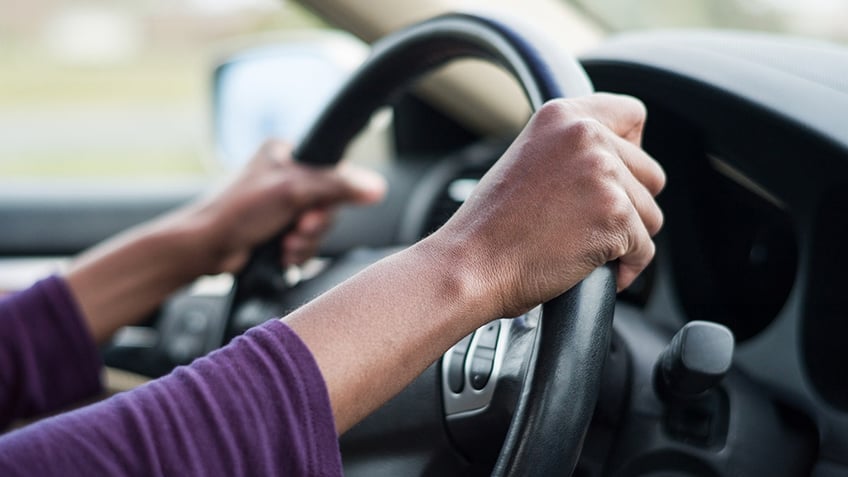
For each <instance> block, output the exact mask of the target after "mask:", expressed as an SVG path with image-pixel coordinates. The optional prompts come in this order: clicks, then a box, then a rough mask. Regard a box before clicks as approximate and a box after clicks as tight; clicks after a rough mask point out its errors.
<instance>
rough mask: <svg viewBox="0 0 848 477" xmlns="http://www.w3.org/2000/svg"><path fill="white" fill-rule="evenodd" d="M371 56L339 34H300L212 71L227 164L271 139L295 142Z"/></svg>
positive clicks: (218, 140)
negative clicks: (367, 57)
mask: <svg viewBox="0 0 848 477" xmlns="http://www.w3.org/2000/svg"><path fill="white" fill-rule="evenodd" d="M367 54H368V48H367V46H366V45H365V44H364V43H362V42H360V41H359V40H356V39H355V38H353V37H351V36H348V35H345V34H342V33H338V32H325V31H315V32H301V33H296V34H292V35H289V36H288V37H284V38H283V39H282V42H279V43H273V44H263V45H259V46H253V47H250V48H247V49H244V50H241V51H240V52H238V53H236V54H234V55H231V56H229V57H228V58H226V59H225V60H224V61H222V62H221V63H219V64H218V66H217V67H216V68H215V70H214V73H213V75H214V76H213V85H212V91H213V134H214V142H215V148H216V150H217V156H218V158H219V160H220V161H221V163H222V164H223V165H224V167H226V168H228V169H235V168H238V167H240V166H241V165H243V164H244V163H245V162H246V161H247V160H248V159H249V158H250V157H251V156H252V155H253V153H254V152H256V149H257V148H258V147H259V146H260V145H261V144H262V142H264V141H265V139H267V138H269V137H276V138H279V139H284V140H286V141H289V142H292V143H296V142H298V141H299V140H300V139H301V136H302V135H303V134H305V132H306V128H307V127H308V126H309V125H310V124H311V123H312V122H313V121H314V120H315V119H316V116H317V115H318V113H320V111H321V110H322V108H323V107H324V105H325V104H326V103H327V102H328V101H329V100H330V98H331V97H332V96H333V94H334V93H335V92H336V91H337V90H338V88H340V87H341V85H342V84H343V83H344V82H345V80H347V78H348V77H349V76H350V74H351V73H352V72H353V70H354V69H356V67H358V66H359V65H360V64H361V63H362V61H363V60H364V59H365V57H366V56H367Z"/></svg>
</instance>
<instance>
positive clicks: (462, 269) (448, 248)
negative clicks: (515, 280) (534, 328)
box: [410, 233, 504, 326]
mask: <svg viewBox="0 0 848 477" xmlns="http://www.w3.org/2000/svg"><path fill="white" fill-rule="evenodd" d="M410 250H411V251H412V252H413V253H416V254H418V255H420V256H422V257H423V260H424V261H425V263H427V265H426V266H425V269H427V270H432V271H433V273H434V279H435V280H436V287H437V288H438V289H439V290H440V291H441V292H442V293H443V294H444V296H446V297H449V299H451V300H452V301H453V302H454V303H455V304H456V305H457V306H459V307H460V308H462V309H463V310H464V311H463V316H465V317H467V318H468V319H469V320H471V321H473V322H474V323H473V324H474V326H482V325H483V324H485V323H488V322H489V321H491V320H494V319H496V318H501V317H503V316H504V315H503V307H502V303H501V296H500V293H499V292H498V289H497V287H496V282H497V280H495V275H494V270H491V268H490V267H488V266H487V265H486V263H487V262H486V260H484V259H483V257H481V256H480V254H477V253H475V252H474V250H475V249H474V247H472V246H470V245H469V244H468V243H467V242H464V241H462V240H458V239H455V238H453V237H444V236H441V235H439V234H438V233H436V234H433V235H431V236H429V237H427V238H426V239H424V240H422V241H420V242H418V243H417V244H415V245H414V246H413V247H412V248H411V249H410Z"/></svg>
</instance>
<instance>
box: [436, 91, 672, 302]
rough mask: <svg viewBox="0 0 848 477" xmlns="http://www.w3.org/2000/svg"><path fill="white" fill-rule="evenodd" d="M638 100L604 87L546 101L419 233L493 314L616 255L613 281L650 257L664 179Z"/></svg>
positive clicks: (541, 295) (627, 280) (561, 286)
mask: <svg viewBox="0 0 848 477" xmlns="http://www.w3.org/2000/svg"><path fill="white" fill-rule="evenodd" d="M644 123H645V107H644V106H643V105H642V103H641V102H639V101H638V100H636V99H634V98H631V97H626V96H617V95H610V94H595V95H592V96H587V97H582V98H576V99H571V100H555V101H551V102H548V103H547V104H545V105H544V106H542V108H540V109H539V111H538V112H536V113H535V115H534V116H533V118H532V119H531V121H530V123H529V124H528V125H527V127H526V128H525V129H524V131H523V132H522V133H521V135H520V136H519V137H518V138H517V139H516V140H515V142H514V143H513V144H512V146H510V148H509V149H508V150H507V151H506V153H505V154H504V155H503V157H502V158H501V159H500V160H499V161H498V162H497V163H496V164H495V165H494V166H493V167H492V169H491V170H490V171H489V172H488V173H487V174H486V175H485V176H484V177H483V179H482V181H481V182H480V184H479V185H478V186H477V188H476V189H475V191H474V193H473V194H472V195H471V197H470V198H469V199H468V200H467V201H466V202H465V203H464V204H463V206H462V207H461V208H460V209H459V211H458V212H457V213H456V214H455V215H454V217H453V218H452V219H451V220H450V221H449V222H448V223H447V224H446V225H445V226H444V227H442V228H441V229H440V230H439V231H437V232H436V233H434V234H433V235H432V236H431V237H430V238H429V239H428V240H427V241H428V242H430V243H431V244H435V246H437V247H438V248H440V249H441V250H448V251H449V253H448V255H449V256H451V257H454V258H456V261H455V263H456V264H457V266H459V267H463V268H464V271H465V272H467V273H470V274H471V282H470V283H474V284H476V286H477V287H479V290H480V291H481V293H482V295H478V298H481V299H484V300H485V301H486V302H488V303H487V304H488V305H489V306H491V305H494V306H496V308H497V309H496V310H494V312H495V315H494V316H517V315H519V314H521V313H523V312H525V311H527V310H529V309H531V308H533V307H534V306H536V305H538V304H540V303H542V302H545V301H548V300H550V299H552V298H554V297H556V296H557V295H559V294H561V293H563V292H564V291H566V290H568V289H569V288H571V287H572V286H574V285H575V284H576V283H577V282H579V281H580V280H581V279H583V278H584V277H585V276H586V275H588V274H589V273H590V272H591V271H592V270H594V269H595V268H597V267H599V266H601V265H603V264H605V263H606V262H609V261H612V260H619V268H618V270H619V271H618V277H617V279H618V289H619V290H621V289H624V288H626V287H627V286H629V285H630V284H631V283H632V282H633V280H634V279H635V278H636V276H637V275H639V273H640V272H641V271H642V270H643V269H644V268H645V267H646V266H647V265H648V264H649V263H650V261H651V259H652V258H653V256H654V243H653V241H652V238H651V237H653V236H654V235H655V234H656V233H657V232H658V231H659V229H660V227H661V226H662V222H663V215H662V212H661V211H660V209H659V207H658V206H657V204H656V202H655V201H654V197H655V196H656V195H657V194H658V193H659V192H660V191H661V190H662V188H663V186H664V184H665V174H664V172H663V170H662V168H661V167H660V166H659V164H658V163H657V162H656V161H655V160H654V159H652V158H651V157H650V156H648V155H647V154H646V153H645V152H644V151H643V150H642V149H641V136H642V130H643V126H644Z"/></svg>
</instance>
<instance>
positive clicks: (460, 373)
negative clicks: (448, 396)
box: [448, 333, 474, 394]
mask: <svg viewBox="0 0 848 477" xmlns="http://www.w3.org/2000/svg"><path fill="white" fill-rule="evenodd" d="M473 336H474V333H471V334H470V335H468V336H466V337H465V338H462V339H461V340H460V341H459V343H457V344H456V345H455V346H454V347H453V351H451V355H450V363H449V364H448V387H449V388H450V390H451V392H453V393H455V394H459V393H461V392H462V389H463V388H464V387H465V357H466V356H467V355H468V346H469V345H470V344H471V338H472V337H473Z"/></svg>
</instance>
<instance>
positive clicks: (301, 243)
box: [283, 235, 321, 265]
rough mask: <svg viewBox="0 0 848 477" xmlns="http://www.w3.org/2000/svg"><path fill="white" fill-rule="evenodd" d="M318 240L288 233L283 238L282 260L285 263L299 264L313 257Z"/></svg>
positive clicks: (316, 249)
mask: <svg viewBox="0 0 848 477" xmlns="http://www.w3.org/2000/svg"><path fill="white" fill-rule="evenodd" d="M320 242H321V241H320V240H318V239H312V238H308V237H302V236H299V235H289V236H287V237H286V238H285V239H284V248H283V262H284V264H285V265H301V264H303V262H305V261H307V260H309V259H310V258H312V257H314V256H315V254H316V252H317V251H318V246H319V244H320Z"/></svg>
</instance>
